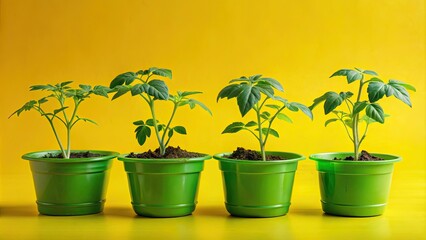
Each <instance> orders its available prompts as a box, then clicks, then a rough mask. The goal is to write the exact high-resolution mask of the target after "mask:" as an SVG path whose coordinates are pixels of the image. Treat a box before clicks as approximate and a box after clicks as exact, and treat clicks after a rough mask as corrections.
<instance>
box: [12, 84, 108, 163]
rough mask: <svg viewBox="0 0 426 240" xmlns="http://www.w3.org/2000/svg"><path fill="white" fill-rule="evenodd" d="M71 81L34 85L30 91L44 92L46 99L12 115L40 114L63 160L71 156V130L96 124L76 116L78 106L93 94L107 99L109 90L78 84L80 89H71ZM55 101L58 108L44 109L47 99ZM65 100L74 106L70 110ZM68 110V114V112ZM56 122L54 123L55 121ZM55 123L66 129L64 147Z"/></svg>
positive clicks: (32, 101)
mask: <svg viewBox="0 0 426 240" xmlns="http://www.w3.org/2000/svg"><path fill="white" fill-rule="evenodd" d="M71 83H72V81H68V82H62V83H58V84H55V85H51V84H47V85H34V86H31V87H30V91H38V90H45V91H47V92H50V93H51V94H49V95H48V96H46V97H43V98H41V99H39V100H31V101H29V102H27V103H25V104H24V106H22V107H21V108H20V109H18V110H16V111H15V112H14V113H12V115H10V116H9V118H10V117H12V116H13V115H15V114H16V115H17V116H19V115H20V114H21V113H22V112H23V111H30V110H35V111H37V112H39V113H40V114H41V116H42V117H45V118H46V120H47V121H48V122H49V125H50V127H51V128H52V130H53V133H54V134H55V138H56V141H57V143H58V145H59V148H60V149H61V152H62V156H63V157H64V158H70V154H71V130H72V129H73V127H74V126H75V124H76V123H78V122H79V121H84V122H91V123H94V124H96V123H95V122H94V121H93V120H90V119H88V118H82V117H79V116H78V115H77V111H78V108H79V106H80V104H81V103H82V102H83V101H84V100H85V99H86V98H89V97H90V95H92V94H95V95H99V96H103V97H108V92H109V91H110V89H109V88H107V87H103V86H95V87H94V88H92V87H91V86H90V85H83V84H80V85H79V86H80V88H71V87H70V86H69V84H71ZM52 98H53V99H55V100H57V102H58V103H59V107H58V108H57V109H55V110H53V111H52V112H49V111H47V110H46V109H45V108H44V107H45V105H44V103H46V102H48V101H49V99H52ZM67 99H72V100H73V102H74V105H73V106H72V107H71V108H70V106H68V105H66V103H67V101H66V100H67ZM68 110H69V112H68ZM55 120H56V121H55ZM55 122H58V123H61V124H63V126H64V127H65V129H66V146H65V147H64V145H63V144H62V141H61V138H60V137H59V135H58V132H57V128H56V126H55Z"/></svg>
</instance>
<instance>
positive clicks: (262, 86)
mask: <svg viewBox="0 0 426 240" xmlns="http://www.w3.org/2000/svg"><path fill="white" fill-rule="evenodd" d="M229 83H230V85H228V86H226V87H225V88H223V89H222V90H221V91H220V92H219V95H218V96H217V101H219V99H221V98H227V99H231V98H236V99H237V104H238V107H239V110H240V113H241V116H242V117H244V116H245V115H246V114H247V113H248V112H249V111H250V110H253V111H254V112H255V113H256V120H255V121H249V122H247V123H243V122H233V123H231V124H230V125H228V126H227V127H226V128H225V130H223V132H222V134H223V133H236V132H239V131H241V130H245V131H248V132H250V133H251V134H252V135H253V136H254V137H255V138H256V139H257V141H258V142H259V146H260V152H261V154H262V160H263V161H266V153H265V146H266V143H267V141H268V138H269V136H270V135H272V136H274V137H277V138H278V137H279V134H278V132H277V131H276V130H275V129H273V128H272V123H273V122H274V120H275V119H276V118H278V119H280V120H284V121H287V122H289V123H292V120H291V118H290V117H288V116H287V115H285V114H284V113H282V111H283V110H284V109H285V108H287V109H289V110H290V111H293V112H297V111H298V110H299V109H300V110H301V111H302V112H303V113H304V114H306V115H307V116H308V117H309V118H311V119H312V118H313V116H312V112H311V110H310V109H309V108H308V107H306V106H305V105H303V104H301V103H297V102H289V101H288V100H287V99H284V98H282V97H280V96H275V90H278V91H281V92H283V91H284V89H283V87H282V86H281V83H279V82H278V81H277V80H275V79H273V78H262V75H254V76H250V77H244V76H243V77H240V78H237V79H233V80H231V81H230V82H229ZM274 89H275V90H274ZM271 100H272V101H275V103H277V104H267V103H269V102H270V101H271ZM265 108H268V109H269V110H270V111H267V110H264V109H265Z"/></svg>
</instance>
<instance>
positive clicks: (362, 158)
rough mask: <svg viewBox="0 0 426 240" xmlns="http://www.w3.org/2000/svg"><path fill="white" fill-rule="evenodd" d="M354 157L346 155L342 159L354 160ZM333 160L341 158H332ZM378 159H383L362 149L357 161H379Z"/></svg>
mask: <svg viewBox="0 0 426 240" xmlns="http://www.w3.org/2000/svg"><path fill="white" fill-rule="evenodd" d="M354 159H355V158H354V157H353V156H347V157H345V159H343V160H350V161H351V160H352V161H354ZM334 160H342V159H341V158H334ZM380 160H383V158H379V157H376V156H373V155H371V154H370V153H368V152H367V151H365V150H362V151H361V154H360V155H359V157H358V161H380Z"/></svg>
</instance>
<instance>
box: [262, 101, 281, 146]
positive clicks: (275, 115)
mask: <svg viewBox="0 0 426 240" xmlns="http://www.w3.org/2000/svg"><path fill="white" fill-rule="evenodd" d="M284 108H285V105H284V106H283V107H282V108H280V109H279V110H278V111H277V112H276V113H275V114H274V116H272V118H271V119H270V120H269V125H268V135H266V137H265V141H264V142H263V143H264V144H265V145H266V141H268V137H269V129H271V126H272V122H273V121H274V120H275V118H276V117H277V116H278V114H279V113H280V112H281V111H282V110H284Z"/></svg>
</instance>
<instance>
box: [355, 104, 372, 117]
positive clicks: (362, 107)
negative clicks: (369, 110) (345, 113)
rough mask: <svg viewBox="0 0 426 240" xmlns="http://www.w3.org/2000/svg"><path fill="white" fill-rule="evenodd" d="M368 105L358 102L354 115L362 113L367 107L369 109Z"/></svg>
mask: <svg viewBox="0 0 426 240" xmlns="http://www.w3.org/2000/svg"><path fill="white" fill-rule="evenodd" d="M367 105H368V102H367V101H362V102H356V103H355V105H354V110H353V111H352V115H353V116H355V115H356V114H358V113H360V112H361V111H362V110H364V108H365V107H367Z"/></svg>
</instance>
